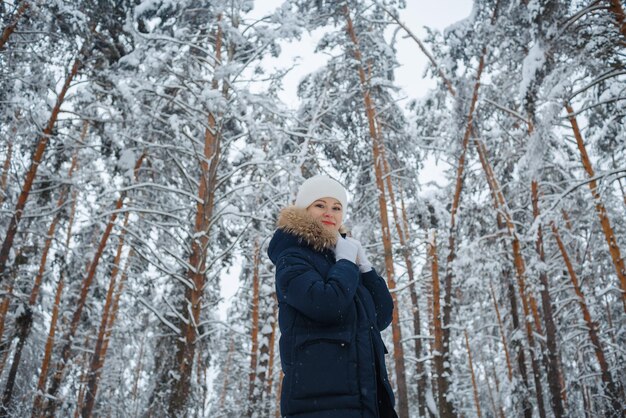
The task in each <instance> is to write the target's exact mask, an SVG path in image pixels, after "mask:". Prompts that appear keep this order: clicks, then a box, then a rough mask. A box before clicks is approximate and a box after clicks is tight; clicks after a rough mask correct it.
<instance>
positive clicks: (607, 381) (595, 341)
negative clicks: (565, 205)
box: [551, 222, 624, 417]
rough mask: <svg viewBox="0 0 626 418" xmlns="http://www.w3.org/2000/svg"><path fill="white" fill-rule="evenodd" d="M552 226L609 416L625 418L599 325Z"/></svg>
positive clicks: (561, 241) (557, 233) (554, 226)
mask: <svg viewBox="0 0 626 418" xmlns="http://www.w3.org/2000/svg"><path fill="white" fill-rule="evenodd" d="M551 226H552V235H553V236H554V239H555V240H556V243H557V245H558V247H559V251H560V252H561V257H563V261H564V262H565V266H566V267H567V272H568V273H569V276H570V280H571V282H572V286H573V287H574V291H575V292H576V296H578V305H579V306H580V310H581V311H582V314H583V319H584V320H585V324H587V332H588V333H589V340H590V341H591V345H593V348H594V351H595V354H596V359H597V360H598V365H599V366H600V371H601V376H602V382H604V385H605V386H606V387H605V389H604V390H605V393H606V396H607V397H608V398H609V401H610V403H611V408H612V409H613V410H612V411H611V414H610V415H609V416H614V417H623V416H624V415H623V414H624V409H623V407H622V405H621V401H620V399H621V398H620V394H619V390H618V387H617V385H616V384H615V383H614V382H613V378H612V377H611V372H610V371H609V365H608V363H607V361H606V357H605V355H604V350H603V349H602V344H601V343H600V337H599V336H598V331H597V325H596V323H595V322H594V321H593V320H592V318H591V313H590V312H589V309H588V308H587V302H586V301H585V295H584V294H583V292H582V290H581V289H580V285H579V284H578V277H577V275H576V271H575V270H574V266H573V265H572V262H571V261H570V258H569V255H568V253H567V249H566V248H565V245H564V244H563V240H562V239H561V236H560V234H559V231H558V229H557V227H556V225H555V224H554V222H552V223H551Z"/></svg>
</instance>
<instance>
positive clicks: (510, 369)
mask: <svg viewBox="0 0 626 418" xmlns="http://www.w3.org/2000/svg"><path fill="white" fill-rule="evenodd" d="M489 289H490V290H491V299H493V307H494V309H495V311H496V317H497V318H498V327H499V328H500V336H501V337H502V348H504V356H505V358H506V367H507V371H508V376H509V382H510V381H511V380H513V367H512V366H511V356H510V355H509V349H508V347H507V343H506V336H505V333H504V326H503V325H502V318H501V317H500V309H498V301H497V300H496V295H495V293H494V291H493V285H492V284H491V282H489Z"/></svg>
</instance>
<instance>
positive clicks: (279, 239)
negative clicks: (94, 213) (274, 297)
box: [268, 206, 346, 264]
mask: <svg viewBox="0 0 626 418" xmlns="http://www.w3.org/2000/svg"><path fill="white" fill-rule="evenodd" d="M276 226H277V227H278V229H277V230H276V232H275V233H274V237H272V240H271V241H270V244H269V247H268V255H269V256H270V259H271V260H272V262H274V264H275V263H276V262H277V261H278V257H279V255H280V253H282V252H283V250H285V249H286V248H289V247H293V246H299V247H308V248H310V249H312V250H313V251H316V252H325V251H332V250H334V248H335V245H336V244H337V234H335V233H334V232H333V231H331V230H329V229H326V228H325V227H324V226H323V225H322V224H321V223H319V222H318V221H316V220H315V219H314V218H313V217H312V216H311V215H309V213H308V212H307V211H306V209H302V208H299V207H296V206H288V207H286V208H284V209H283V210H281V211H280V214H279V215H278V222H277V223H276ZM345 232H346V230H345V229H344V227H343V226H342V227H341V228H340V229H339V233H340V234H342V235H343V234H345Z"/></svg>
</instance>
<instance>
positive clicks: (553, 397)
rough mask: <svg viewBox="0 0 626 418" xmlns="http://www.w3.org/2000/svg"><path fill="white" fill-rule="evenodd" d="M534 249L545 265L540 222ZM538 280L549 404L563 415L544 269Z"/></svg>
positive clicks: (535, 200)
mask: <svg viewBox="0 0 626 418" xmlns="http://www.w3.org/2000/svg"><path fill="white" fill-rule="evenodd" d="M538 189H539V185H538V183H537V181H536V180H533V181H532V183H531V193H532V203H533V218H534V219H535V221H537V219H538V218H539V192H538ZM535 248H536V251H537V255H538V256H539V261H540V262H541V264H542V265H545V262H546V256H545V251H544V247H543V230H542V227H541V224H539V226H538V229H537V242H536V247H535ZM539 281H540V282H541V305H542V308H543V318H544V322H545V324H546V347H547V351H548V353H547V370H546V372H547V374H548V387H549V389H550V404H551V406H552V411H553V412H554V416H555V417H556V418H561V417H564V416H565V410H564V408H563V402H562V401H561V393H562V392H563V391H564V388H563V387H561V381H560V380H559V375H560V371H559V364H558V358H559V357H558V348H557V345H556V338H557V337H556V325H555V323H554V316H553V314H552V299H551V298H550V286H549V284H548V274H547V273H546V271H545V270H544V269H541V271H540V272H539Z"/></svg>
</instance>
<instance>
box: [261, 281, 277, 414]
mask: <svg viewBox="0 0 626 418" xmlns="http://www.w3.org/2000/svg"><path fill="white" fill-rule="evenodd" d="M272 306H273V307H274V308H273V310H272V318H274V320H273V321H272V333H271V335H270V343H269V344H270V352H269V357H270V358H269V366H268V371H267V375H268V379H267V385H266V386H265V399H266V401H265V402H264V408H265V409H264V411H265V413H264V415H263V416H264V417H269V416H270V411H271V406H272V401H271V399H272V388H273V387H274V356H275V347H276V330H277V329H278V300H276V293H274V294H273V295H272Z"/></svg>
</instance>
